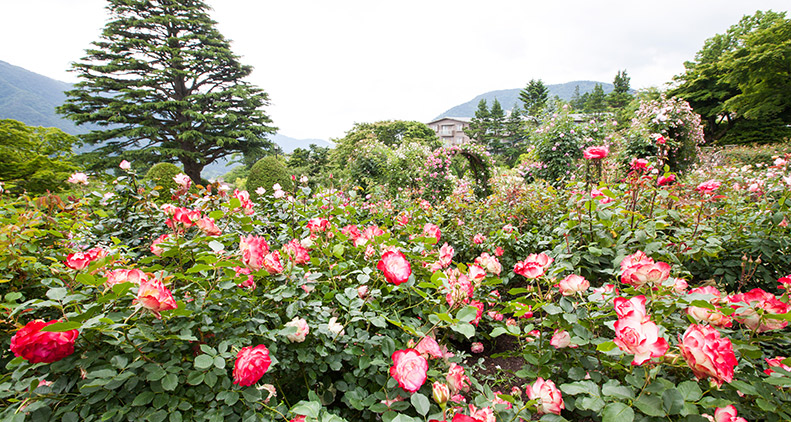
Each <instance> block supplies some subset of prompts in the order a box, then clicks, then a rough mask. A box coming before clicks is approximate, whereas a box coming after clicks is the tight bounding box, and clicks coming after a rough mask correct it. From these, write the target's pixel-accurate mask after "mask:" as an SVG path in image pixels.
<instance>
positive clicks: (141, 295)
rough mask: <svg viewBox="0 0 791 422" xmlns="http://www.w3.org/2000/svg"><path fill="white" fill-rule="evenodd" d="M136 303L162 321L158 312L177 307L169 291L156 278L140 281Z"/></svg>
mask: <svg viewBox="0 0 791 422" xmlns="http://www.w3.org/2000/svg"><path fill="white" fill-rule="evenodd" d="M137 301H138V302H139V303H140V304H141V305H142V306H143V307H144V308H146V309H148V310H150V311H151V312H153V313H154V316H155V317H157V319H162V316H161V315H159V313H160V312H162V311H167V310H170V309H176V308H177V307H178V304H176V300H175V299H173V295H172V294H171V293H170V290H168V288H167V287H165V285H164V284H162V281H160V280H159V279H157V278H151V279H144V280H140V287H139V288H138V290H137Z"/></svg>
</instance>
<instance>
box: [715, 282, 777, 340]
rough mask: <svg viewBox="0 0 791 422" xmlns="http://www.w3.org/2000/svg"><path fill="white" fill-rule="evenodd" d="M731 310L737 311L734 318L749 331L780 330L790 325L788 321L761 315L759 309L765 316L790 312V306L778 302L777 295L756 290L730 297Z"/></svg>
mask: <svg viewBox="0 0 791 422" xmlns="http://www.w3.org/2000/svg"><path fill="white" fill-rule="evenodd" d="M728 302H730V304H731V308H733V309H735V310H736V311H735V312H734V313H733V315H732V317H733V319H735V320H736V321H738V322H740V323H742V324H744V325H746V326H747V327H748V328H749V329H751V330H755V331H756V332H758V333H763V332H765V331H770V330H780V329H783V328H785V327H786V326H787V325H788V321H783V320H779V319H774V318H767V317H766V315H763V316H762V315H761V313H759V312H758V309H762V310H763V311H764V313H765V314H769V315H780V314H786V313H788V311H789V305H788V304H787V303H785V302H781V301H780V300H778V299H777V298H776V297H775V295H773V294H771V293H768V292H765V291H764V290H762V289H759V288H755V289H752V290H750V291H749V292H747V293H739V294H735V295H733V296H730V297H728Z"/></svg>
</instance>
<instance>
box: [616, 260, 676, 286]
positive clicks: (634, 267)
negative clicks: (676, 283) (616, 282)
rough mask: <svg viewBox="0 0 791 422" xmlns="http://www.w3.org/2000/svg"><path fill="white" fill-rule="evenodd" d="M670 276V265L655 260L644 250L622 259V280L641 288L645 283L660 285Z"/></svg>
mask: <svg viewBox="0 0 791 422" xmlns="http://www.w3.org/2000/svg"><path fill="white" fill-rule="evenodd" d="M669 276H670V265H668V264H667V263H664V262H654V260H653V259H651V258H649V257H648V256H647V255H646V254H645V253H643V252H642V251H637V252H635V253H633V254H632V255H629V256H627V257H626V258H624V259H623V261H621V282H622V283H624V284H629V285H632V286H634V287H635V288H637V289H639V288H641V287H643V286H644V285H646V284H648V285H650V286H659V285H661V284H662V282H664V281H665V280H667V279H668V277H669Z"/></svg>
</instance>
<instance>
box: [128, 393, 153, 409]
mask: <svg viewBox="0 0 791 422" xmlns="http://www.w3.org/2000/svg"><path fill="white" fill-rule="evenodd" d="M153 399H154V392H153V391H144V392H142V393H140V394H138V395H137V397H135V399H134V400H132V406H145V405H147V404H149V403H151V400H153Z"/></svg>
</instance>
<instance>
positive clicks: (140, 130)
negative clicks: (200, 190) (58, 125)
mask: <svg viewBox="0 0 791 422" xmlns="http://www.w3.org/2000/svg"><path fill="white" fill-rule="evenodd" d="M107 9H108V10H109V12H110V15H111V17H110V20H109V22H108V23H107V24H106V25H105V27H104V30H103V32H102V35H101V37H100V40H99V41H97V42H94V43H93V47H92V48H90V49H88V50H86V53H87V54H86V56H85V57H83V58H82V59H81V60H80V61H79V62H76V63H74V64H73V65H72V67H73V69H72V71H74V72H77V73H78V74H79V77H80V82H79V83H77V84H76V85H75V88H74V89H73V90H71V91H68V92H67V95H68V99H67V101H66V103H65V104H64V105H63V106H62V107H60V108H59V110H58V111H59V112H60V113H62V114H65V115H66V116H67V117H69V118H70V119H72V120H74V121H76V122H77V124H82V123H96V124H98V125H99V126H101V127H102V129H101V130H93V131H91V132H90V133H88V134H86V135H83V136H82V137H81V138H82V139H83V140H84V141H86V142H88V143H90V144H98V145H101V146H100V148H99V149H98V150H97V151H95V152H94V153H93V154H92V158H93V160H91V163H92V166H93V167H95V168H106V167H109V166H110V165H114V163H117V162H118V160H119V157H123V158H126V159H129V160H137V161H139V162H145V163H151V164H153V163H157V162H181V164H182V165H183V166H184V172H185V173H186V174H187V175H189V176H190V178H192V179H193V180H194V181H195V182H199V181H200V175H201V171H202V170H203V168H204V167H205V166H206V165H208V164H211V163H212V162H214V161H216V160H218V159H220V158H222V157H225V156H228V155H230V154H234V153H242V154H244V155H248V154H253V155H254V154H260V153H261V150H266V149H271V148H273V143H272V142H271V141H269V140H268V139H267V135H269V134H272V133H274V132H275V131H276V129H275V128H274V127H272V126H271V123H272V122H271V119H270V118H269V117H268V116H267V114H266V113H265V112H264V110H263V107H265V106H267V105H268V104H269V97H268V95H267V94H266V92H264V91H263V90H261V89H259V88H257V87H254V86H252V85H251V84H250V83H248V82H246V81H244V78H245V77H247V76H248V75H249V74H250V73H251V72H252V67H251V66H245V65H242V64H241V63H240V62H239V57H238V56H236V55H234V54H233V52H231V49H230V42H229V41H228V40H226V39H225V37H223V36H222V34H220V33H219V31H217V29H216V28H215V26H216V22H214V21H213V20H212V19H211V18H210V17H209V14H208V10H209V6H208V5H206V3H205V2H203V1H201V0H109V4H108V6H107Z"/></svg>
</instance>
